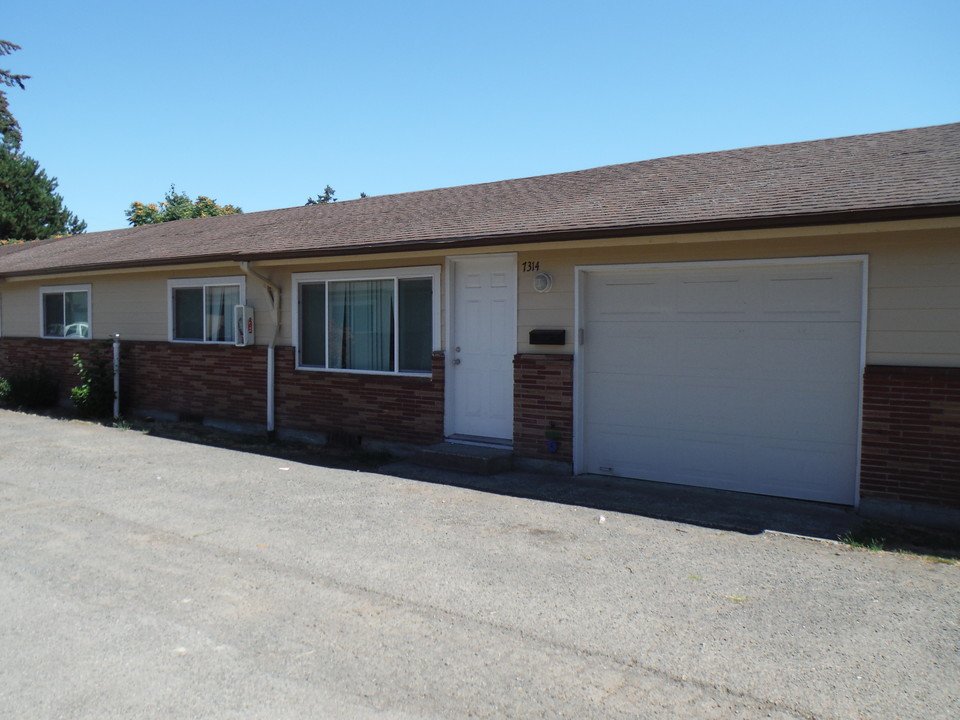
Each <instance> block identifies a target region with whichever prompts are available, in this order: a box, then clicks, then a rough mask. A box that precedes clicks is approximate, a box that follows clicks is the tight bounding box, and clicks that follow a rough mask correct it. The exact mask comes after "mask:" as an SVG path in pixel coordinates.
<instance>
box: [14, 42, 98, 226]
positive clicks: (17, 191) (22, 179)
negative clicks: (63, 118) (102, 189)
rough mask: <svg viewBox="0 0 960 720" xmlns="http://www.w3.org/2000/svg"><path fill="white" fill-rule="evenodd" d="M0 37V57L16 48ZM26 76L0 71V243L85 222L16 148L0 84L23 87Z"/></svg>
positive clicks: (16, 126) (17, 142)
mask: <svg viewBox="0 0 960 720" xmlns="http://www.w3.org/2000/svg"><path fill="white" fill-rule="evenodd" d="M19 49H20V48H19V47H18V46H17V45H14V44H13V43H11V42H7V41H6V40H0V56H2V55H9V54H10V53H12V52H14V51H16V50H19ZM28 79H29V76H28V75H19V74H17V73H14V72H12V71H10V70H0V243H3V242H4V241H10V240H14V241H20V240H38V239H43V238H48V237H53V236H54V235H73V234H75V233H81V232H83V231H84V230H86V228H87V224H86V223H85V222H83V221H82V220H80V219H79V218H78V217H77V216H76V215H74V214H73V213H72V212H70V211H69V210H67V208H66V207H64V205H63V198H62V197H61V196H60V195H58V194H57V192H56V190H57V179H56V178H55V177H50V176H48V175H47V174H46V172H44V171H43V170H42V169H41V168H40V163H38V162H37V161H36V160H34V159H33V158H31V157H29V156H27V155H24V154H23V153H22V152H21V151H20V144H21V142H22V140H23V136H22V134H21V131H20V125H19V123H17V121H16V118H14V117H13V115H12V114H11V112H10V106H9V105H8V103H7V95H6V92H5V91H4V90H3V89H2V87H4V86H5V87H19V88H20V89H21V90H22V89H25V86H24V84H23V81H24V80H28Z"/></svg>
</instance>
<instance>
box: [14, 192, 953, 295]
mask: <svg viewBox="0 0 960 720" xmlns="http://www.w3.org/2000/svg"><path fill="white" fill-rule="evenodd" d="M952 215H960V203H955V202H954V203H942V204H936V205H925V206H906V207H889V208H872V209H867V210H856V211H842V212H827V213H807V214H797V215H774V216H761V217H755V218H733V219H727V220H712V221H706V222H684V223H662V224H642V225H637V224H629V225H608V226H603V227H596V228H580V229H575V230H563V231H547V232H535V233H529V232H527V233H504V234H499V235H481V236H467V237H448V238H435V239H431V240H419V241H410V240H399V241H394V242H383V243H374V244H369V245H362V246H346V247H333V248H305V249H302V250H289V251H279V252H278V251H263V252H242V253H219V254H213V255H192V256H185V257H179V258H174V259H171V258H156V259H151V260H147V261H143V260H139V261H123V262H108V263H90V264H80V265H66V266H61V267H54V268H47V269H42V270H36V269H33V270H18V271H13V272H0V277H19V276H27V275H31V276H34V275H66V274H70V273H79V272H91V271H95V270H123V269H126V268H131V269H132V268H149V267H165V266H171V265H190V264H197V263H220V262H241V261H244V260H246V261H256V260H285V259H291V260H297V259H302V258H310V257H342V256H349V255H371V254H377V253H384V252H400V253H402V252H415V251H423V250H436V249H438V248H445V249H447V248H449V249H454V248H481V247H489V246H496V245H505V244H516V243H521V242H522V243H527V244H530V243H547V242H571V241H576V240H593V239H601V238H623V237H644V236H650V235H679V234H686V233H705V232H729V231H735V230H773V229H777V228H786V227H809V226H813V225H846V224H854V223H867V222H885V221H894V220H914V219H927V218H936V217H947V216H952Z"/></svg>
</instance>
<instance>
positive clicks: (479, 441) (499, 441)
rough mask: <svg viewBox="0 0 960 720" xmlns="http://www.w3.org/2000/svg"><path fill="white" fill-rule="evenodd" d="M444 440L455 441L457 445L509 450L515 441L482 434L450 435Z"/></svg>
mask: <svg viewBox="0 0 960 720" xmlns="http://www.w3.org/2000/svg"><path fill="white" fill-rule="evenodd" d="M444 442H448V443H455V444H457V445H479V446H480V447H492V448H500V449H502V450H508V449H511V448H513V441H512V440H506V439H504V438H491V437H483V436H482V435H459V434H458V435H448V436H447V437H446V438H445V439H444Z"/></svg>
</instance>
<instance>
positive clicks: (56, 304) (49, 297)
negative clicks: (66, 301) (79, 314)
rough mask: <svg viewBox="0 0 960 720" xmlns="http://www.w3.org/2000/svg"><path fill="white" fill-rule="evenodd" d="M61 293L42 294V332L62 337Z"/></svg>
mask: <svg viewBox="0 0 960 720" xmlns="http://www.w3.org/2000/svg"><path fill="white" fill-rule="evenodd" d="M63 324H64V323H63V293H49V294H45V295H44V296H43V334H44V335H52V336H55V337H63Z"/></svg>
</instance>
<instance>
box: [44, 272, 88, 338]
mask: <svg viewBox="0 0 960 720" xmlns="http://www.w3.org/2000/svg"><path fill="white" fill-rule="evenodd" d="M78 292H82V293H85V294H86V296H87V336H86V337H83V336H78V335H48V334H47V318H46V312H47V308H46V302H44V298H45V297H46V296H47V295H62V296H63V302H64V303H65V302H66V294H67V293H78ZM63 319H64V323H63V325H64V327H63V329H64V330H66V327H67V323H66V319H67V318H66V307H64V318H63ZM40 337H42V338H44V339H46V340H92V339H93V286H92V285H91V284H90V283H85V284H80V285H44V286H42V287H41V288H40Z"/></svg>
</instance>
